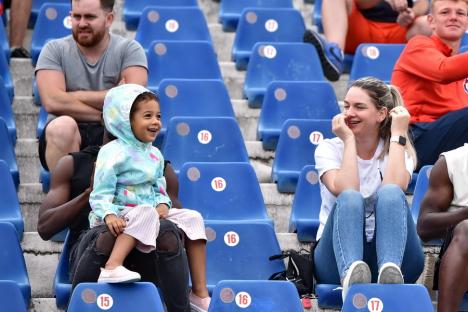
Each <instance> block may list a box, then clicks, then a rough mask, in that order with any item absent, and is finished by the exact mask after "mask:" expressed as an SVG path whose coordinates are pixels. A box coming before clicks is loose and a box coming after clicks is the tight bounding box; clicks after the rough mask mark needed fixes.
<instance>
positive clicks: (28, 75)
mask: <svg viewBox="0 0 468 312" xmlns="http://www.w3.org/2000/svg"><path fill="white" fill-rule="evenodd" d="M122 4H123V0H117V1H116V13H117V14H116V20H115V22H114V25H113V28H112V31H113V32H115V33H119V34H121V35H124V36H126V37H133V36H134V33H133V32H127V31H126V30H125V26H124V24H123V22H122V18H121V17H122ZM199 5H200V7H201V8H202V10H203V11H204V13H205V16H206V19H207V22H208V25H209V29H210V32H211V35H212V37H213V42H214V46H215V50H216V52H217V55H218V60H219V64H220V67H221V71H222V74H223V77H224V81H225V83H226V85H227V87H228V90H229V94H230V96H231V99H232V104H233V106H234V111H235V113H236V117H237V120H238V122H239V125H240V127H241V130H242V134H243V136H244V140H245V143H246V146H247V150H248V153H249V156H250V160H251V164H252V165H253V166H254V168H255V170H256V173H257V177H258V179H259V181H260V183H261V189H262V192H263V196H264V200H265V203H266V205H267V208H268V213H269V215H270V216H271V218H273V219H274V221H275V230H276V233H277V237H278V240H279V242H280V245H281V248H282V249H288V248H294V249H299V248H301V247H305V248H307V246H303V245H302V244H300V243H299V242H298V241H297V239H296V235H295V234H290V233H287V229H288V221H289V215H290V211H291V204H292V199H293V196H292V195H291V194H281V193H278V191H277V190H276V185H275V184H273V183H272V181H271V177H270V174H271V166H272V162H273V158H274V152H266V151H264V150H263V149H262V146H261V142H258V141H256V140H255V136H256V126H257V120H258V116H259V112H260V110H258V109H251V108H249V107H248V105H247V102H246V100H243V99H242V86H243V81H244V77H245V72H239V71H237V70H236V69H235V67H234V63H233V62H231V61H230V51H231V47H232V44H233V41H234V33H223V32H222V29H221V26H220V24H218V22H217V18H218V10H219V4H217V3H215V2H213V1H212V0H199ZM294 5H295V7H296V8H297V9H299V10H300V11H301V12H302V13H303V16H304V20H305V22H306V25H307V26H308V27H311V13H312V10H313V6H312V5H311V4H304V2H303V1H302V0H294ZM30 35H31V34H29V37H30ZM27 40H28V42H29V41H30V38H27ZM27 45H28V44H26V46H27ZM11 72H12V75H13V78H14V85H15V94H16V96H15V100H14V104H13V108H14V113H15V118H16V125H17V128H18V129H17V130H18V142H17V144H16V156H17V161H18V166H19V170H20V181H21V184H20V188H19V199H20V203H21V209H22V213H23V217H24V220H25V232H26V233H25V235H24V238H23V241H22V248H23V252H24V257H25V259H26V264H27V268H28V273H29V279H30V283H31V287H32V300H31V306H30V311H41V312H45V311H48V312H49V311H58V310H57V308H56V306H55V298H54V292H53V279H54V275H55V270H56V266H57V263H58V259H59V255H60V251H61V249H62V244H61V243H54V242H44V241H43V240H42V239H41V238H40V237H39V236H38V234H37V213H38V210H39V206H40V204H41V201H42V199H43V194H42V191H41V185H40V184H39V183H38V181H39V168H40V164H39V158H38V155H37V139H36V138H35V133H36V124H37V115H38V111H39V109H38V107H37V106H35V105H34V104H33V98H32V96H31V93H32V77H33V67H32V66H31V63H30V61H29V60H22V59H12V61H11ZM347 80H348V77H347V75H344V76H343V77H342V79H341V80H340V81H338V82H336V83H334V88H335V91H336V93H337V97H338V99H340V100H341V99H343V96H344V92H345V88H346V83H347ZM436 251H437V250H436V249H435V248H426V254H427V257H426V260H427V267H430V268H432V267H433V262H434V258H435V252H436ZM431 272H432V270H431ZM431 272H427V273H426V272H425V274H423V277H422V278H421V283H424V284H426V285H429V286H430V285H432V277H431ZM312 311H321V310H320V309H318V308H317V307H316V304H315V302H314V304H313V308H312Z"/></svg>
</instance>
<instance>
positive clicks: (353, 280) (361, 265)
mask: <svg viewBox="0 0 468 312" xmlns="http://www.w3.org/2000/svg"><path fill="white" fill-rule="evenodd" d="M371 277H372V275H371V271H370V269H369V266H368V265H367V263H365V262H364V261H361V260H359V261H354V262H353V263H352V264H351V266H350V267H349V269H348V271H347V272H346V275H345V278H344V279H343V290H342V292H341V296H342V297H343V302H344V301H345V298H346V295H347V294H348V289H349V287H350V286H351V285H353V284H368V283H370V282H371Z"/></svg>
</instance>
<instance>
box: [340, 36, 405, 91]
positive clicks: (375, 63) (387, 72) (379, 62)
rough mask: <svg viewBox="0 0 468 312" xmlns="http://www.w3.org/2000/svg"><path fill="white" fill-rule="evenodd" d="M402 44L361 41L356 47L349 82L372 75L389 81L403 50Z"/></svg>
mask: <svg viewBox="0 0 468 312" xmlns="http://www.w3.org/2000/svg"><path fill="white" fill-rule="evenodd" d="M404 47H405V45H404V44H390V43H387V44H384V43H381V44H376V43H362V44H360V45H359V46H358V47H357V48H356V53H355V54H354V61H353V66H352V67H351V73H350V75H349V84H352V83H353V81H355V80H357V79H359V78H362V77H366V76H374V77H376V78H378V79H380V80H382V81H384V82H386V83H390V80H391V78H392V72H393V67H394V66H395V63H396V61H397V60H398V58H399V57H400V54H401V51H403V49H404Z"/></svg>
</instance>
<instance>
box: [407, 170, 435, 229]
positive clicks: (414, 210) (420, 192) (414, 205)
mask: <svg viewBox="0 0 468 312" xmlns="http://www.w3.org/2000/svg"><path fill="white" fill-rule="evenodd" d="M431 170H432V165H426V166H423V167H422V168H421V169H420V170H419V174H418V179H417V180H416V186H415V187H414V193H413V201H412V202H411V215H412V216H413V220H414V224H416V223H417V221H418V216H419V210H420V208H421V202H422V200H423V198H424V195H425V194H426V192H427V189H428V187H429V175H430V174H431Z"/></svg>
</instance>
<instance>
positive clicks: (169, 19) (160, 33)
mask: <svg viewBox="0 0 468 312" xmlns="http://www.w3.org/2000/svg"><path fill="white" fill-rule="evenodd" d="M155 39H157V40H165V41H166V40H176V41H207V42H210V43H212V41H211V36H210V32H209V31H208V26H207V24H206V20H205V16H204V15H203V12H202V11H201V10H200V9H199V8H198V7H160V6H158V7H156V6H149V7H146V8H145V9H144V10H143V13H142V14H141V18H140V23H139V24H138V29H137V32H136V35H135V40H136V41H138V42H139V43H140V44H141V45H142V47H143V48H144V49H145V51H146V53H148V48H149V47H150V45H151V42H153V41H154V40H155Z"/></svg>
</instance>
